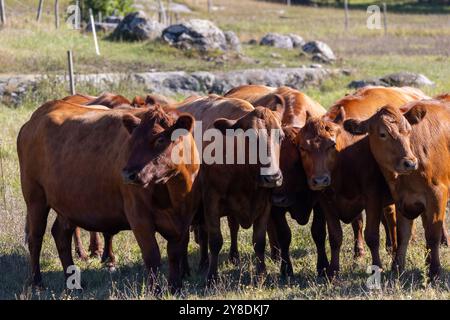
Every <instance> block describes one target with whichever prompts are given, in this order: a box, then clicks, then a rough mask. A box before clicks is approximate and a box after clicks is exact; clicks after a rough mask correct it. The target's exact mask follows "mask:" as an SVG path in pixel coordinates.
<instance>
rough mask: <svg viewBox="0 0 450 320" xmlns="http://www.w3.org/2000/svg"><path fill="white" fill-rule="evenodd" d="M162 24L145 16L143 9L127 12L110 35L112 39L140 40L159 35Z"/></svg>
mask: <svg viewBox="0 0 450 320" xmlns="http://www.w3.org/2000/svg"><path fill="white" fill-rule="evenodd" d="M162 30H163V26H162V25H161V24H160V23H159V22H158V21H155V20H150V19H149V18H147V16H146V15H145V13H144V12H143V11H137V12H133V13H130V14H128V15H127V16H126V17H125V18H124V19H123V20H122V21H121V22H120V23H119V25H118V26H117V28H116V29H115V30H114V32H113V33H112V35H111V38H112V39H113V40H125V41H142V40H155V39H157V38H159V37H161V34H162Z"/></svg>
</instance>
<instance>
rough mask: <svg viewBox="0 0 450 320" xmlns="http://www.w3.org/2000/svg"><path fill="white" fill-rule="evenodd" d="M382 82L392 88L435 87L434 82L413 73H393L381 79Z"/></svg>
mask: <svg viewBox="0 0 450 320" xmlns="http://www.w3.org/2000/svg"><path fill="white" fill-rule="evenodd" d="M381 80H382V81H384V82H386V83H388V84H389V85H390V86H397V87H402V86H411V87H424V86H434V82H433V81H431V80H430V79H428V78H427V77H426V76H424V75H423V74H420V73H413V72H407V71H404V72H397V73H392V74H389V75H387V76H384V77H383V78H381Z"/></svg>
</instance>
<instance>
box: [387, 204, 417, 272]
mask: <svg viewBox="0 0 450 320" xmlns="http://www.w3.org/2000/svg"><path fill="white" fill-rule="evenodd" d="M413 224H414V222H413V220H409V219H407V218H405V217H404V216H403V214H401V213H399V214H398V215H397V250H396V251H395V253H394V261H393V262H392V269H393V270H394V271H397V272H398V273H399V274H401V273H402V272H403V270H404V269H405V263H406V252H407V250H408V244H409V240H410V239H411V234H412V230H413Z"/></svg>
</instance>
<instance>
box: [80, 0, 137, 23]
mask: <svg viewBox="0 0 450 320" xmlns="http://www.w3.org/2000/svg"><path fill="white" fill-rule="evenodd" d="M73 3H76V0H74V1H73ZM132 4H133V0H81V1H80V7H81V17H82V19H83V20H85V21H87V20H89V9H92V11H93V13H94V15H97V13H99V12H101V13H102V15H103V16H109V15H112V14H114V13H115V14H117V15H126V14H128V13H130V12H132V11H133V8H132Z"/></svg>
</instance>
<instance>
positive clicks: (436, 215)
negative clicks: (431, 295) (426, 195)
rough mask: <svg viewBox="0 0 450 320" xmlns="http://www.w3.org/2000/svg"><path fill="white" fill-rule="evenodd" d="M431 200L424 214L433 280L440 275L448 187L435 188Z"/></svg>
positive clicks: (429, 263) (430, 274)
mask: <svg viewBox="0 0 450 320" xmlns="http://www.w3.org/2000/svg"><path fill="white" fill-rule="evenodd" d="M431 198H432V199H431V201H428V202H427V210H426V212H425V214H422V221H423V226H424V228H425V239H426V242H427V250H428V254H427V260H426V261H427V264H428V265H429V267H430V271H429V276H430V279H431V280H435V279H436V278H438V277H439V274H440V271H441V262H440V258H439V246H440V244H441V240H442V226H443V221H444V219H445V207H446V204H447V188H440V189H438V190H433V194H432V197H431Z"/></svg>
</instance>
